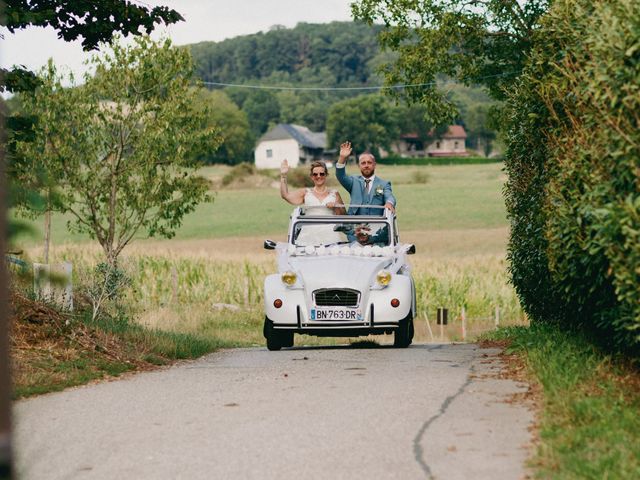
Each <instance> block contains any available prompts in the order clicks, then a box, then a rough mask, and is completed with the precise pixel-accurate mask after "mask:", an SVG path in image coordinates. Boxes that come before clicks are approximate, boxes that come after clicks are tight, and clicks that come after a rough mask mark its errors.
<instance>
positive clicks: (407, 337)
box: [393, 313, 414, 348]
mask: <svg viewBox="0 0 640 480" xmlns="http://www.w3.org/2000/svg"><path fill="white" fill-rule="evenodd" d="M413 331H414V330H413V317H412V316H411V313H409V315H407V316H406V317H405V318H403V319H402V320H400V322H398V328H397V329H396V331H395V334H394V336H393V346H394V347H396V348H407V347H408V346H409V345H411V341H412V340H413Z"/></svg>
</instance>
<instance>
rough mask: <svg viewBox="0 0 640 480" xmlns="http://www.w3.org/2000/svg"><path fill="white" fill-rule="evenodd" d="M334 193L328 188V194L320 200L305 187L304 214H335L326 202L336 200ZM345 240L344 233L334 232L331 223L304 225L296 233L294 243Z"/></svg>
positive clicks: (317, 243) (322, 243) (311, 243)
mask: <svg viewBox="0 0 640 480" xmlns="http://www.w3.org/2000/svg"><path fill="white" fill-rule="evenodd" d="M336 193H337V191H336V190H329V194H328V195H327V196H326V197H324V198H323V199H322V200H320V199H318V197H316V196H315V195H314V194H313V191H312V190H311V189H310V188H307V190H306V192H305V194H304V213H305V215H314V216H325V215H335V214H334V213H333V210H332V209H331V208H329V207H327V203H331V202H333V203H335V202H336ZM345 241H347V237H346V235H345V234H344V233H342V232H334V231H333V225H305V226H303V227H302V231H301V232H300V233H299V234H298V238H297V239H296V245H305V246H306V245H327V244H330V243H337V242H345Z"/></svg>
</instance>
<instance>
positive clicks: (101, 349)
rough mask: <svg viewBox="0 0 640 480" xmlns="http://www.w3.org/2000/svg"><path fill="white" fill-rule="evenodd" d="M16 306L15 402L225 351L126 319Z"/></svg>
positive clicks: (24, 301)
mask: <svg viewBox="0 0 640 480" xmlns="http://www.w3.org/2000/svg"><path fill="white" fill-rule="evenodd" d="M11 300H12V312H13V316H12V325H11V327H12V328H11V335H10V340H11V358H12V370H13V382H14V385H13V396H14V398H16V399H17V398H24V397H29V396H33V395H39V394H43V393H48V392H55V391H60V390H63V389H65V388H67V387H72V386H76V385H82V384H85V383H89V382H91V381H93V380H98V379H103V378H108V377H117V376H119V375H122V374H123V373H125V372H129V371H141V370H150V369H153V368H157V366H159V365H166V364H169V363H171V362H172V361H174V360H178V359H187V358H196V357H199V356H201V355H204V354H205V353H209V352H211V351H214V350H215V349H217V348H219V347H222V346H225V345H223V343H222V342H220V341H217V340H215V339H211V338H205V337H201V336H198V335H194V334H186V333H175V332H164V331H160V330H153V329H148V328H144V327H142V326H140V325H138V324H135V323H130V322H128V321H126V320H123V319H113V318H107V319H101V320H100V321H97V322H91V321H88V320H87V319H86V318H83V316H82V315H73V316H72V315H69V314H65V313H61V312H59V311H58V310H56V309H55V308H53V307H51V306H48V305H46V304H43V303H40V302H35V301H33V300H31V299H29V298H27V297H25V296H22V295H20V294H18V293H13V294H12V298H11Z"/></svg>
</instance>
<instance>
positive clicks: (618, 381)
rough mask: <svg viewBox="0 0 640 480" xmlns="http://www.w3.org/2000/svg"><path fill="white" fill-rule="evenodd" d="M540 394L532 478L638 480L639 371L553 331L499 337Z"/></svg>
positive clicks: (517, 330)
mask: <svg viewBox="0 0 640 480" xmlns="http://www.w3.org/2000/svg"><path fill="white" fill-rule="evenodd" d="M484 338H488V339H492V340H501V341H507V342H508V343H509V346H508V348H507V350H506V352H507V353H515V354H517V355H519V356H521V357H522V358H523V359H524V362H525V364H526V366H527V368H528V371H529V374H530V376H531V378H532V379H533V381H535V382H538V383H539V384H540V385H541V387H542V389H543V392H544V399H543V410H542V414H541V417H540V419H539V422H540V425H539V427H540V440H539V445H538V448H537V452H536V455H535V458H534V459H533V461H532V466H533V467H534V468H535V469H536V477H538V478H558V479H594V480H596V479H598V480H600V479H605V478H606V479H631V478H640V415H638V412H640V373H639V371H638V364H637V363H635V364H632V363H629V360H624V359H622V358H615V357H612V356H610V355H607V354H604V353H602V352H600V351H599V350H597V348H596V347H594V346H593V342H590V341H589V340H588V339H586V338H584V337H583V336H581V335H580V334H577V333H569V332H565V331H561V330H560V329H558V328H557V327H556V326H553V325H544V324H533V325H531V326H530V327H528V328H525V327H512V328H506V329H501V330H498V331H497V332H494V333H492V334H488V335H486V336H485V337H484Z"/></svg>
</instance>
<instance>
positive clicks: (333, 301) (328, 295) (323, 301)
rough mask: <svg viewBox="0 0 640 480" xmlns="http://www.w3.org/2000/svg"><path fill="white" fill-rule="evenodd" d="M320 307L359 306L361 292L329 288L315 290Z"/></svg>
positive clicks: (317, 303) (315, 296)
mask: <svg viewBox="0 0 640 480" xmlns="http://www.w3.org/2000/svg"><path fill="white" fill-rule="evenodd" d="M313 296H314V300H315V302H316V305H317V306H318V307H357V306H358V301H359V300H360V292H359V291H357V290H347V289H331V290H329V289H327V290H316V291H315V292H313Z"/></svg>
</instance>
